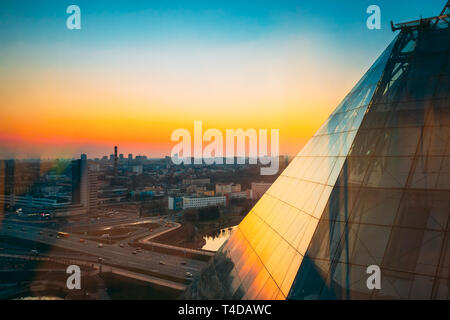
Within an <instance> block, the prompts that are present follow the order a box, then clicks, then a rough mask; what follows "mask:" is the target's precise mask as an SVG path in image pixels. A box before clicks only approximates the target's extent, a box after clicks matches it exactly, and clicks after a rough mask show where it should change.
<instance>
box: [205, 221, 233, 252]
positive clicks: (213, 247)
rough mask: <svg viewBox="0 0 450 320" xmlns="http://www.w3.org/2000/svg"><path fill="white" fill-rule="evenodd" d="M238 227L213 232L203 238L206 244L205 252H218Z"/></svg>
mask: <svg viewBox="0 0 450 320" xmlns="http://www.w3.org/2000/svg"><path fill="white" fill-rule="evenodd" d="M236 227H237V226H233V227H229V228H223V229H220V230H217V231H214V232H211V233H209V234H207V235H205V236H204V237H203V239H205V241H206V243H205V245H204V246H203V247H202V249H204V250H210V251H217V250H219V249H220V247H221V246H222V245H223V244H224V242H225V241H226V240H227V239H228V238H229V237H230V236H231V233H232V232H233V230H234V229H235V228H236Z"/></svg>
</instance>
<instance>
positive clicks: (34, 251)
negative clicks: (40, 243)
mask: <svg viewBox="0 0 450 320" xmlns="http://www.w3.org/2000/svg"><path fill="white" fill-rule="evenodd" d="M31 254H39V252H38V251H37V250H31Z"/></svg>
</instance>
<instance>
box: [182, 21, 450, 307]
mask: <svg viewBox="0 0 450 320" xmlns="http://www.w3.org/2000/svg"><path fill="white" fill-rule="evenodd" d="M447 21H448V18H447ZM449 45H450V28H449V24H448V22H446V20H445V19H437V20H430V21H421V22H418V23H417V24H415V25H409V26H408V27H404V28H402V30H401V32H400V33H399V34H398V35H397V37H396V38H395V39H394V40H393V42H392V43H391V44H390V45H389V46H388V47H387V49H386V50H385V51H384V52H383V53H382V54H381V56H380V57H379V58H378V60H377V61H376V62H375V64H374V65H373V66H372V67H371V68H370V69H369V71H368V72H367V73H366V74H365V75H364V76H363V77H362V79H361V80H360V81H359V82H358V83H357V84H356V86H355V87H354V88H353V89H352V90H351V92H350V93H349V94H348V95H347V96H346V97H345V98H344V100H343V101H342V102H341V104H340V105H339V106H338V107H337V108H336V110H335V111H334V112H333V113H332V114H331V115H330V117H329V118H328V120H327V121H326V122H325V123H324V124H323V125H322V127H321V128H320V129H319V130H318V131H317V133H316V134H315V135H314V136H313V137H312V138H311V139H310V141H309V142H308V143H307V145H306V146H305V147H304V148H303V149H302V150H301V151H300V153H299V154H298V155H297V156H296V157H295V158H294V160H292V162H291V163H290V164H289V166H288V167H287V168H286V169H285V170H284V172H283V173H282V174H281V176H280V177H279V178H278V179H277V180H276V181H275V182H274V183H273V185H272V186H271V187H270V188H269V189H268V191H267V192H266V193H265V194H264V196H263V197H262V198H261V199H260V201H259V202H258V203H257V204H256V205H255V207H254V208H253V209H252V210H251V211H250V212H249V213H248V215H247V216H246V217H245V218H244V220H243V221H242V222H241V223H240V224H239V226H238V227H237V228H236V230H235V231H234V233H233V235H232V236H231V237H230V238H229V240H228V241H227V242H226V243H225V245H224V246H223V247H222V248H221V252H220V253H219V254H220V255H223V256H224V257H225V259H226V260H227V261H228V267H227V268H222V269H221V270H222V271H221V272H222V273H223V272H226V273H227V275H226V276H224V275H222V276H221V277H219V278H220V281H221V283H222V287H221V292H222V293H223V294H222V295H221V296H220V298H232V299H418V298H419V299H449V297H450V221H449V216H450V95H449V92H450V90H449V89H450V56H449ZM214 263H216V264H217V263H218V261H217V260H215V261H214V262H213V264H214ZM370 265H377V266H379V267H380V270H381V289H377V290H370V289H368V287H367V285H366V281H367V278H368V277H369V275H368V274H367V267H368V266H370ZM223 270H225V271H223ZM210 273H211V271H210ZM213 273H214V272H213ZM203 278H204V279H203V280H202V281H208V278H207V277H203ZM216 282H217V281H216ZM216 282H215V283H216ZM215 285H216V286H217V283H216V284H215ZM195 286H197V288H196V289H195V290H194V289H192V288H191V289H190V290H191V296H189V295H188V297H192V298H208V295H207V294H205V293H203V294H200V291H201V290H200V289H199V287H201V285H200V284H199V283H197V284H194V287H195ZM192 290H194V291H195V293H193V292H192ZM215 297H217V296H215Z"/></svg>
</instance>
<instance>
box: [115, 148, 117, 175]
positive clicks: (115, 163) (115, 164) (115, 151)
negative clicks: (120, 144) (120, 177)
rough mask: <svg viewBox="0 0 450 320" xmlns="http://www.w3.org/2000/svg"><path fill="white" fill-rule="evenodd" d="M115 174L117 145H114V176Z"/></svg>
mask: <svg viewBox="0 0 450 320" xmlns="http://www.w3.org/2000/svg"><path fill="white" fill-rule="evenodd" d="M116 176H117V146H115V147H114V177H116Z"/></svg>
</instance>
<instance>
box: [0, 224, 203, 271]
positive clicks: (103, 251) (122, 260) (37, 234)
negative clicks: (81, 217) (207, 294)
mask: <svg viewBox="0 0 450 320" xmlns="http://www.w3.org/2000/svg"><path fill="white" fill-rule="evenodd" d="M0 234H1V235H7V236H11V237H17V238H22V239H27V240H31V241H35V242H39V243H44V244H47V245H50V246H55V247H59V248H64V249H69V250H74V251H78V252H82V253H85V254H90V255H93V256H94V257H102V258H103V259H104V260H105V264H113V265H117V266H120V267H121V268H124V269H127V268H128V269H130V268H133V269H139V270H145V271H151V272H152V273H154V274H158V275H162V276H169V277H176V278H178V279H188V278H190V277H188V276H187V275H188V274H187V273H191V274H193V275H195V274H197V273H198V272H199V271H200V270H201V269H202V268H203V267H204V266H205V265H206V262H203V261H198V260H192V259H186V258H183V257H179V256H173V255H168V254H161V253H158V252H152V251H143V252H142V253H138V254H133V251H134V250H135V248H133V247H130V246H128V245H123V248H122V247H121V246H119V245H118V244H111V245H109V244H103V247H101V248H100V247H99V245H98V243H97V242H96V241H91V240H84V243H82V242H80V239H84V238H83V237H82V236H79V235H76V234H70V236H69V237H68V238H61V239H57V238H56V231H55V230H52V229H46V228H40V227H36V226H30V225H27V226H24V225H18V224H16V223H11V222H8V221H6V220H3V221H2V225H1V227H0ZM50 234H51V235H52V236H50ZM182 263H183V264H182Z"/></svg>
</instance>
